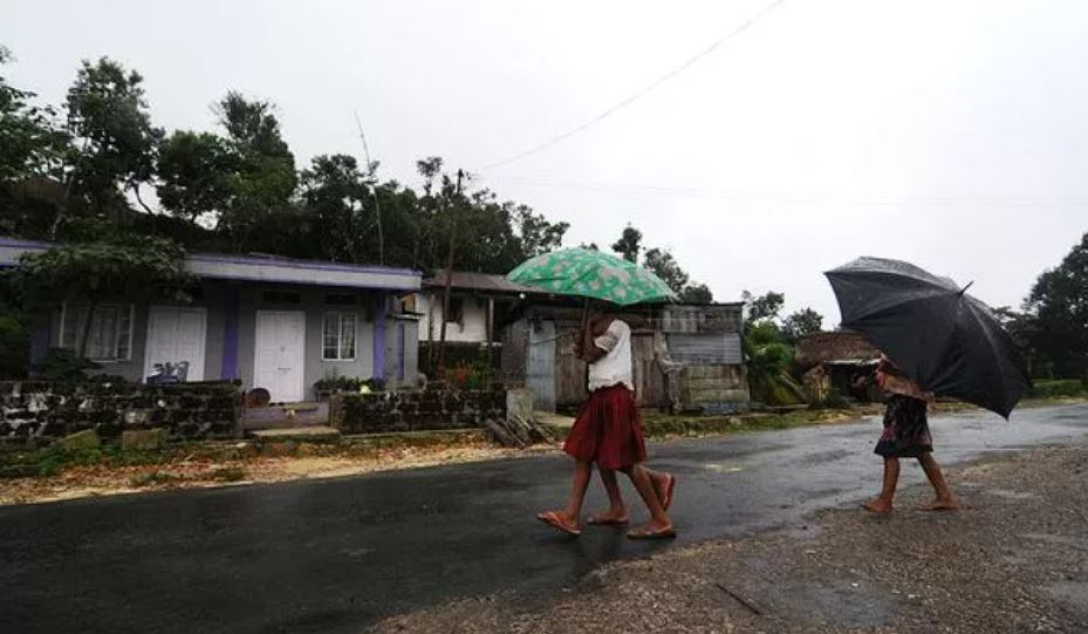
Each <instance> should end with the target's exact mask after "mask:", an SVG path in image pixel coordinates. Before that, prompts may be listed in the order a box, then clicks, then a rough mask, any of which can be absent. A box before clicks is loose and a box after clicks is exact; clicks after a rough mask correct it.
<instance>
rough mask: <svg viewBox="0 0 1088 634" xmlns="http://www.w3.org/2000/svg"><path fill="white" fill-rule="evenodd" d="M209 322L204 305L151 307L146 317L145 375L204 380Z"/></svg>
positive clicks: (183, 379)
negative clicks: (193, 306) (199, 306)
mask: <svg viewBox="0 0 1088 634" xmlns="http://www.w3.org/2000/svg"><path fill="white" fill-rule="evenodd" d="M207 321H208V319H207V313H206V312H205V311H204V309H203V308H180V307H177V306H152V307H151V310H150V311H149V312H148V316H147V352H146V353H145V354H144V377H145V378H150V377H153V376H158V377H168V378H170V379H176V380H179V381H203V380H204V347H205V335H206V333H207Z"/></svg>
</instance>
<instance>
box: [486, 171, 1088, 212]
mask: <svg viewBox="0 0 1088 634" xmlns="http://www.w3.org/2000/svg"><path fill="white" fill-rule="evenodd" d="M491 180H497V181H505V182H508V183H514V184H520V185H526V186H529V187H542V188H553V189H574V190H581V191H588V192H600V193H616V194H633V195H649V196H685V197H696V198H727V199H735V200H773V201H779V202H784V203H820V202H825V203H839V204H864V205H873V206H881V205H902V204H918V205H938V206H939V205H947V206H957V205H964V206H974V205H994V206H1003V205H1004V206H1018V205H1069V206H1083V205H1088V197H1083V196H984V195H979V196H938V195H924V194H880V193H871V194H865V193H861V194H834V193H827V192H758V191H743V190H726V189H712V188H705V187H685V186H670V185H646V184H634V183H630V184H625V183H602V182H588V181H574V180H560V179H539V178H524V177H518V176H494V177H492V178H491Z"/></svg>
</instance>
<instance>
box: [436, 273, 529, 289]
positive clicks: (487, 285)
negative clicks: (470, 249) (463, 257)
mask: <svg viewBox="0 0 1088 634" xmlns="http://www.w3.org/2000/svg"><path fill="white" fill-rule="evenodd" d="M423 285H424V286H429V287H444V286H445V285H446V272H445V271H439V272H437V273H435V274H434V275H433V276H432V277H429V278H427V279H426V280H424V281H423ZM450 288H456V289H458V290H465V291H479V292H481V293H510V294H521V293H525V294H527V295H528V294H533V295H547V293H546V292H545V291H542V290H540V289H538V288H533V287H531V286H523V285H521V284H515V283H513V282H511V281H510V280H508V279H506V276H505V275H492V274H489V273H471V272H468V271H454V272H453V278H452V280H451V283H450Z"/></svg>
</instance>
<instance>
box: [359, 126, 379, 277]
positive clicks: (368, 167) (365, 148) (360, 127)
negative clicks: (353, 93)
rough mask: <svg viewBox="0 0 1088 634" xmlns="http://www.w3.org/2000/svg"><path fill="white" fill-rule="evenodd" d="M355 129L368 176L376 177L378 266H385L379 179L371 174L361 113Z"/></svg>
mask: <svg viewBox="0 0 1088 634" xmlns="http://www.w3.org/2000/svg"><path fill="white" fill-rule="evenodd" d="M355 127H357V128H359V138H360V139H362V141H363V158H365V159H366V171H367V174H369V175H371V176H374V177H375V178H374V186H373V187H371V188H370V193H371V194H372V195H373V196H374V214H375V216H376V217H377V219H378V264H381V265H383V266H384V265H385V235H384V234H383V233H382V206H381V204H380V203H378V179H377V175H376V174H371V173H370V166H371V165H373V163H371V162H370V148H369V147H367V144H366V135H365V134H363V124H362V123H360V121H359V113H358V112H356V113H355Z"/></svg>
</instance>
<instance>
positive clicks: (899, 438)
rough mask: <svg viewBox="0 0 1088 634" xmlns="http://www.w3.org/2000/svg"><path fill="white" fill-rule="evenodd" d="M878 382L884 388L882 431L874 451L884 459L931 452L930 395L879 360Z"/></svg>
mask: <svg viewBox="0 0 1088 634" xmlns="http://www.w3.org/2000/svg"><path fill="white" fill-rule="evenodd" d="M877 382H878V383H879V384H880V387H881V389H882V390H883V391H884V401H885V403H886V407H885V409H884V432H883V433H882V434H881V435H880V440H879V441H878V442H877V443H876V449H875V450H874V451H875V452H876V453H877V454H878V455H881V456H884V457H885V458H918V457H920V456H922V455H923V454H925V453H929V452H931V451H933V437H932V436H931V435H930V433H929V420H928V417H927V410H928V408H929V403H928V401H929V400H930V398H931V395H929V394H926V393H924V392H923V391H922V390H921V388H919V387H918V385H917V384H916V383H915V382H914V381H911V380H910V378H908V377H907V376H905V375H904V374H903V373H902V372H900V371H898V368H895V367H894V366H892V365H891V364H890V363H887V364H886V363H881V366H880V368H879V369H878V370H877Z"/></svg>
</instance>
